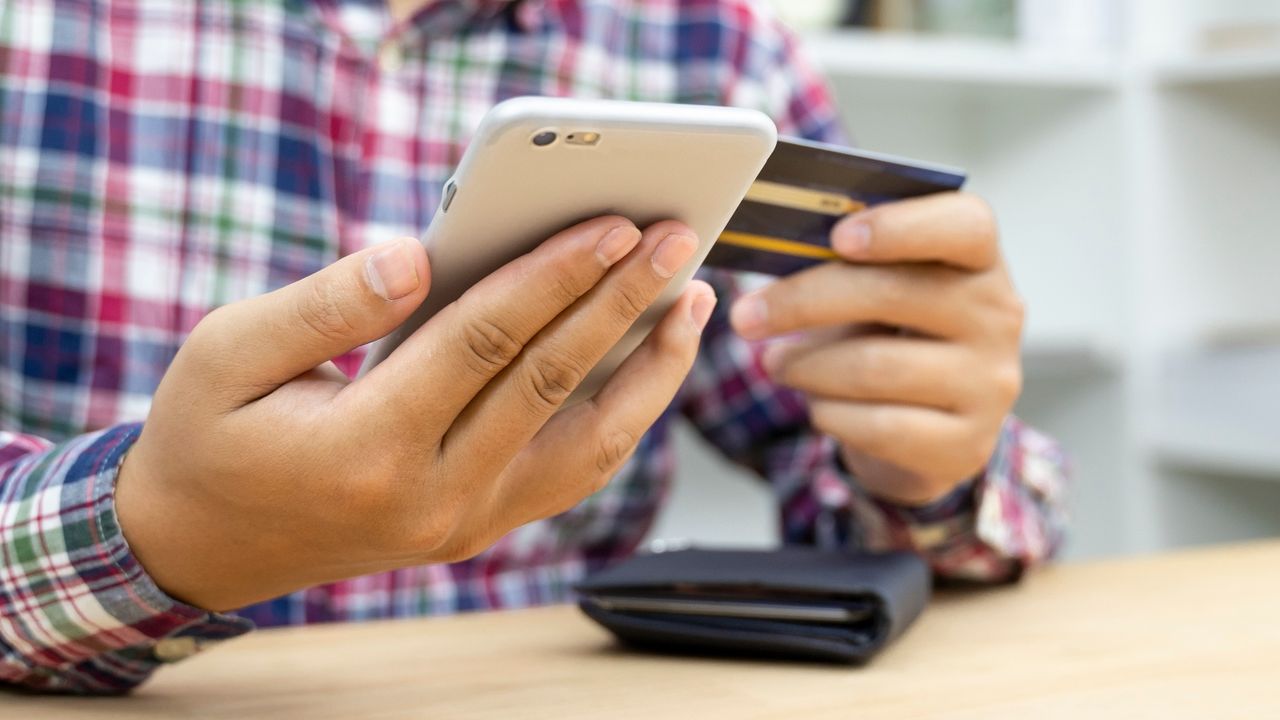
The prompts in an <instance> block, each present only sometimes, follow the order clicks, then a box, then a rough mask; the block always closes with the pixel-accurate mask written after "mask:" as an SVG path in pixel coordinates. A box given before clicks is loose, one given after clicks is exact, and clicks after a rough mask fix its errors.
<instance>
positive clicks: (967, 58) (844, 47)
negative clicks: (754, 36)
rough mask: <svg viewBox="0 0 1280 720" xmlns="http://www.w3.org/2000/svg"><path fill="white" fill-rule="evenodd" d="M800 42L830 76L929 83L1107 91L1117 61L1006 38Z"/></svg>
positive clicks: (813, 37)
mask: <svg viewBox="0 0 1280 720" xmlns="http://www.w3.org/2000/svg"><path fill="white" fill-rule="evenodd" d="M804 44H805V46H806V47H807V48H808V50H809V52H810V53H811V55H812V56H813V57H814V58H815V60H816V61H817V63H818V65H819V66H820V67H821V68H822V69H823V70H824V71H825V72H827V73H828V74H830V75H831V76H832V77H837V78H866V79H873V80H892V81H902V82H922V83H928V84H941V85H954V84H968V85H977V86H1001V87H1033V88H1058V89H1074V90H1109V89H1112V88H1114V87H1115V86H1116V84H1117V74H1118V73H1117V72H1116V63H1114V62H1111V61H1109V60H1107V59H1106V58H1102V57H1098V56H1079V57H1076V56H1063V55H1056V54H1052V53H1046V52H1036V51H1033V50H1028V49H1027V48H1024V47H1022V46H1020V45H1017V44H1015V43H1012V42H1009V41H992V40H982V39H973V38H947V37H936V36H925V35H914V34H910V33H902V34H899V33H883V32H866V31H831V32H815V33H809V34H807V35H806V36H805V38H804Z"/></svg>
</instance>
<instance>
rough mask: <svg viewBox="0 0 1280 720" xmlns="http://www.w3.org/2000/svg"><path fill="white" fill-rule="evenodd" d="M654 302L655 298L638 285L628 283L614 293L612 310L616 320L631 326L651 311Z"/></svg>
mask: <svg viewBox="0 0 1280 720" xmlns="http://www.w3.org/2000/svg"><path fill="white" fill-rule="evenodd" d="M652 302H653V297H652V295H651V294H650V293H648V292H646V291H645V290H644V289H643V288H641V287H640V286H639V285H637V284H634V283H627V284H625V285H623V286H622V287H621V288H619V289H618V291H617V292H615V293H613V297H612V302H611V303H610V309H611V310H612V312H613V317H614V319H615V320H617V321H618V322H619V323H621V324H624V325H630V324H631V323H633V322H635V320H636V318H638V317H640V316H641V315H642V314H643V313H644V311H645V310H648V309H649V305H650V304H651V303H652Z"/></svg>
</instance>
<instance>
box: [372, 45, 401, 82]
mask: <svg viewBox="0 0 1280 720" xmlns="http://www.w3.org/2000/svg"><path fill="white" fill-rule="evenodd" d="M378 67H380V68H382V72H384V73H387V74H393V73H397V72H400V68H402V67H404V51H403V50H401V49H400V45H399V44H398V43H394V42H388V43H383V45H382V47H380V48H378Z"/></svg>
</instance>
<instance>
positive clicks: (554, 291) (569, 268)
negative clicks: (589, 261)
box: [547, 258, 594, 307]
mask: <svg viewBox="0 0 1280 720" xmlns="http://www.w3.org/2000/svg"><path fill="white" fill-rule="evenodd" d="M555 265H556V268H555V269H556V272H555V273H554V274H553V275H552V279H551V283H550V284H549V286H548V289H547V292H548V293H549V294H550V297H551V301H552V303H553V304H555V305H556V306H557V307H568V306H570V305H572V304H574V303H575V302H577V301H578V300H579V299H580V298H581V297H582V296H583V295H585V294H586V292H587V291H588V290H590V289H591V287H592V285H593V284H594V283H592V282H590V281H589V280H588V279H585V278H583V277H582V272H581V269H580V266H579V265H578V264H576V263H573V262H571V260H570V259H569V258H563V259H560V260H559V261H557V262H556V263H555Z"/></svg>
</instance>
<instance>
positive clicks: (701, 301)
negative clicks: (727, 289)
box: [689, 292, 716, 335]
mask: <svg viewBox="0 0 1280 720" xmlns="http://www.w3.org/2000/svg"><path fill="white" fill-rule="evenodd" d="M715 309H716V296H715V293H710V292H704V293H702V294H700V295H698V297H696V298H694V299H693V303H692V304H691V305H690V306H689V319H690V320H692V321H693V329H694V331H695V332H697V333H698V334H699V335H701V334H702V331H703V329H705V328H706V327H707V321H708V320H710V319H711V311H712V310H715Z"/></svg>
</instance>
